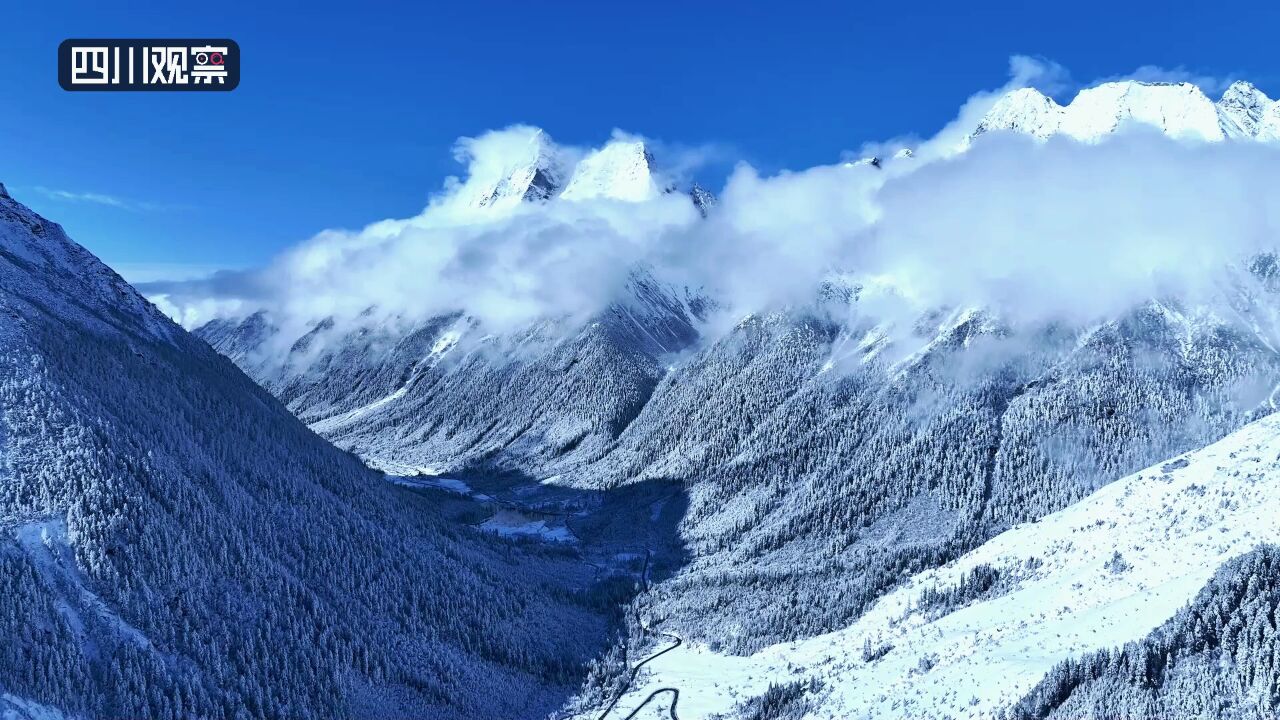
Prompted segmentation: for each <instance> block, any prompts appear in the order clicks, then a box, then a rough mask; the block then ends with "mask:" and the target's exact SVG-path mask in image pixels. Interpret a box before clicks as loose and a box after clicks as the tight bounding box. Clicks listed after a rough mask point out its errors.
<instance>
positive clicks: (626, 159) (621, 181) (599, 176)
mask: <svg viewBox="0 0 1280 720" xmlns="http://www.w3.org/2000/svg"><path fill="white" fill-rule="evenodd" d="M667 189H668V187H667V186H666V185H665V184H663V183H662V182H661V181H660V180H659V177H658V175H657V173H656V172H655V170H654V164H653V154H652V153H650V152H649V148H648V147H646V145H645V143H644V141H643V140H627V139H622V140H614V141H612V142H610V143H608V144H607V145H605V146H604V147H602V148H600V149H599V150H596V151H595V152H592V153H590V154H589V155H587V156H586V157H585V158H583V159H582V161H581V162H579V163H578V166H577V168H575V169H574V171H573V178H572V179H570V180H569V184H568V186H567V187H565V189H564V192H563V193H562V194H561V197H562V198H564V199H565V200H588V199H591V198H601V197H603V198H610V199H613V200H627V201H631V202H641V201H644V200H650V199H653V198H655V197H657V196H658V195H660V194H662V193H663V192H665V191H666V190H667Z"/></svg>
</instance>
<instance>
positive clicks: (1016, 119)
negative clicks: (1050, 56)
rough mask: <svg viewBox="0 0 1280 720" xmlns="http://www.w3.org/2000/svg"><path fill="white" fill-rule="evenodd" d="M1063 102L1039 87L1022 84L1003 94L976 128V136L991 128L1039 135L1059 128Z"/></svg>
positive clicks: (1044, 136)
mask: <svg viewBox="0 0 1280 720" xmlns="http://www.w3.org/2000/svg"><path fill="white" fill-rule="evenodd" d="M1061 124H1062V106H1061V105H1058V103H1056V102H1054V101H1053V98H1050V97H1048V96H1046V95H1045V94H1044V93H1042V92H1040V91H1039V90H1036V89H1035V88H1018V89H1017V90H1013V91H1011V92H1008V93H1006V94H1005V95H1003V96H1002V97H1001V98H1000V99H999V100H997V101H996V104H995V105H993V106H992V107H991V110H989V111H988V112H987V114H986V116H985V117H983V118H982V122H980V123H978V127H977V128H976V129H975V130H974V131H973V135H974V136H975V137H976V136H978V135H981V134H983V133H985V132H989V131H991V130H1013V131H1015V132H1021V133H1026V134H1027V135H1032V136H1035V137H1038V138H1047V137H1049V136H1050V135H1053V134H1055V133H1057V132H1058V129H1059V127H1060V125H1061Z"/></svg>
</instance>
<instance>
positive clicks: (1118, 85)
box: [1062, 80, 1223, 142]
mask: <svg viewBox="0 0 1280 720" xmlns="http://www.w3.org/2000/svg"><path fill="white" fill-rule="evenodd" d="M1131 122H1135V123H1139V124H1142V125H1149V126H1152V127H1155V128H1157V129H1159V130H1161V131H1163V132H1164V133H1165V134H1166V135H1169V136H1171V137H1179V138H1194V139H1200V140H1221V139H1222V138H1223V132H1222V128H1221V127H1220V126H1219V123H1218V113H1217V109H1216V108H1215V107H1214V104H1213V102H1212V101H1211V100H1209V98H1208V96H1206V95H1205V94H1204V91H1203V90H1201V89H1200V88H1199V87H1198V86H1196V85H1193V84H1191V83H1186V82H1179V83H1163V82H1161V83H1153V82H1141V81H1138V80H1121V81H1116V82H1106V83H1102V84H1101V85H1098V86H1096V87H1091V88H1086V89H1084V90H1081V91H1080V93H1079V94H1078V95H1076V97H1075V99H1074V100H1072V101H1071V104H1070V105H1068V106H1067V107H1066V108H1065V112H1064V113H1063V118H1062V132H1063V133H1065V134H1067V135H1070V136H1071V137H1074V138H1076V139H1077V140H1082V141H1085V142H1092V141H1096V140H1099V139H1101V138H1103V137H1105V136H1107V135H1110V134H1111V133H1113V132H1115V131H1116V130H1118V129H1120V127H1121V126H1123V125H1125V124H1126V123H1131Z"/></svg>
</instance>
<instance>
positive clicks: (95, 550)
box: [0, 198, 608, 720]
mask: <svg viewBox="0 0 1280 720" xmlns="http://www.w3.org/2000/svg"><path fill="white" fill-rule="evenodd" d="M36 228H38V229H39V231H38V232H37V231H36V230H35V229H36ZM590 577H591V571H590V569H589V568H586V567H584V566H583V565H582V564H581V563H578V562H575V561H573V560H572V559H571V558H569V557H566V556H565V555H564V554H556V553H552V552H546V551H543V550H541V549H539V548H538V546H536V545H528V546H526V545H520V546H512V545H510V544H504V543H501V542H500V541H497V540H490V539H488V538H486V537H485V536H482V535H480V534H478V533H474V532H470V531H467V530H466V529H464V528H459V527H458V526H456V525H453V524H450V523H447V522H445V521H444V520H442V519H441V518H440V516H439V514H438V512H437V511H436V509H435V506H434V504H433V503H431V502H430V501H428V500H427V499H425V498H424V497H422V496H420V495H418V494H415V493H413V492H411V491H407V490H403V489H398V488H395V487H394V486H392V485H390V484H388V483H386V482H385V481H384V480H383V479H382V478H381V476H379V475H378V474H375V473H372V472H369V471H368V470H366V469H365V468H364V466H363V465H362V464H361V462H360V461H359V460H358V459H357V458H355V457H353V456H351V455H349V454H347V453H344V452H342V451H340V450H338V449H336V448H334V447H333V446H331V445H329V444H328V443H326V442H324V441H323V440H322V439H320V438H319V437H317V436H316V435H314V434H313V433H312V432H311V431H310V430H308V429H307V428H306V427H304V426H303V425H302V424H301V423H299V422H298V421H297V420H296V419H295V418H294V417H293V416H292V415H291V414H290V413H289V412H288V411H287V410H286V409H285V408H284V407H283V406H282V405H280V403H278V402H277V401H276V400H275V399H274V398H272V397H271V396H270V395H268V394H267V393H266V392H265V391H264V390H262V389H261V388H259V387H258V386H256V385H255V384H254V383H253V382H251V381H250V380H249V379H248V378H247V377H245V376H244V375H243V374H242V373H241V372H240V371H239V370H237V369H236V368H235V367H234V366H233V365H232V364H231V363H230V362H229V361H228V360H226V359H225V358H223V357H221V356H219V355H217V354H216V353H214V352H213V351H212V350H211V349H210V348H209V347H208V346H207V345H206V344H205V343H203V342H200V341H198V340H196V339H194V338H192V337H190V336H189V335H187V334H185V333H183V332H182V331H181V330H180V329H178V328H177V327H176V326H174V325H172V324H171V323H170V322H169V321H168V320H166V319H164V318H163V316H161V315H160V314H159V313H158V311H156V310H155V309H154V308H151V307H149V306H147V304H146V303H145V301H143V300H142V299H141V298H140V297H138V296H137V294H136V293H134V291H133V290H132V289H131V288H129V287H128V286H127V285H126V284H125V283H124V282H123V281H121V280H120V279H119V278H118V277H116V276H115V275H114V274H112V273H111V272H110V271H109V270H107V269H106V268H105V267H103V266H102V265H101V264H100V263H98V262H97V261H96V260H95V259H93V258H92V257H91V256H89V255H88V254H87V253H86V252H85V251H83V249H80V248H78V247H77V246H75V245H74V244H72V243H70V241H68V240H67V239H66V238H65V236H63V235H62V233H61V231H60V230H59V229H58V228H57V227H56V226H53V225H50V224H48V223H46V222H45V221H43V220H42V219H40V218H38V217H37V216H35V215H34V214H32V213H30V211H28V210H26V209H25V208H22V207H21V206H19V205H17V204H16V203H13V202H12V201H11V200H9V199H7V198H0V691H2V692H4V693H10V694H12V695H13V696H16V697H18V698H23V699H24V701H29V702H33V703H40V704H43V705H48V706H51V707H54V708H58V709H60V710H62V711H64V712H67V713H72V714H75V715H82V716H85V717H95V718H96V717H101V718H116V717H145V718H157V719H162V718H174V719H177V718H190V717H202V718H235V719H236V720H241V719H245V720H247V719H250V718H263V719H266V718H271V719H275V718H332V717H343V716H349V717H392V716H394V717H404V716H419V717H440V718H449V717H458V718H472V717H515V716H524V715H542V714H545V713H546V712H549V711H550V710H553V709H554V708H556V707H558V706H559V704H560V703H561V702H562V701H563V698H564V697H566V696H567V695H568V694H569V693H570V692H572V690H573V689H574V688H576V686H577V684H578V680H579V678H580V676H581V675H582V673H583V672H585V669H584V664H585V663H586V661H587V660H589V659H590V658H591V657H593V656H594V655H596V654H597V653H598V652H600V651H601V650H603V644H604V641H605V639H606V637H607V636H608V618H607V613H606V612H602V611H601V610H600V609H599V607H598V605H599V603H597V602H596V601H595V599H594V598H593V597H591V595H590V594H589V593H587V592H584V591H583V590H582V588H583V587H584V586H585V585H587V584H588V582H589V579H590ZM2 704H3V703H0V705H2ZM3 709H4V708H3V707H0V714H3Z"/></svg>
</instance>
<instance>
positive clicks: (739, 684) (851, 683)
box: [616, 416, 1280, 718]
mask: <svg viewBox="0 0 1280 720" xmlns="http://www.w3.org/2000/svg"><path fill="white" fill-rule="evenodd" d="M1278 504H1280V418H1277V417H1274V416H1272V417H1268V418H1265V419H1263V420H1259V421H1257V422H1255V423H1252V424H1250V425H1247V426H1245V427H1244V428H1242V429H1241V430H1239V431H1237V432H1235V433H1233V434H1232V435H1229V436H1228V437H1226V438H1224V439H1223V440H1221V441H1219V442H1217V443H1214V444H1213V445H1210V446H1208V447H1205V448H1203V449H1201V450H1198V451H1195V452H1192V453H1188V454H1186V455H1184V456H1181V457H1178V458H1175V459H1173V460H1171V461H1169V462H1165V463H1160V464H1158V465H1154V466H1152V467H1150V468H1148V469H1146V470H1143V471H1141V472H1138V473H1135V474H1134V475H1131V476H1129V477H1126V478H1124V479H1121V480H1119V481H1116V482H1115V483H1112V484H1111V485H1108V486H1106V487H1104V488H1103V489H1101V490H1099V491H1098V492H1096V493H1094V494H1093V495H1091V496H1089V497H1088V498H1086V499H1085V500H1083V501H1081V502H1080V503H1077V504H1076V505H1073V506H1071V507H1068V508H1066V509H1064V510H1062V511H1059V512H1057V513H1054V514H1051V515H1048V516H1046V517H1044V518H1042V519H1041V520H1040V521H1038V522H1035V523H1028V524H1025V525H1021V526H1018V527H1016V528H1014V529H1012V530H1009V531H1007V532H1005V533H1003V534H1001V535H999V536H997V537H995V538H993V539H992V540H991V541H990V542H988V543H986V544H985V545H983V546H982V547H980V548H978V549H977V550H975V551H973V552H971V553H968V554H967V555H965V556H964V557H962V558H961V559H960V560H958V561H956V562H954V563H951V564H950V565H947V566H945V567H942V568H939V569H937V570H931V571H927V572H924V573H921V574H920V575H917V576H915V577H914V578H912V579H911V580H909V581H907V582H906V583H904V585H903V586H901V587H900V588H899V589H898V590H896V591H894V592H893V593H890V594H889V595H887V596H885V597H884V598H883V599H881V600H880V601H879V602H878V603H877V604H876V605H875V606H874V607H873V608H872V609H871V610H870V611H869V612H868V613H867V614H866V615H864V616H863V617H862V618H860V619H859V620H858V622H856V623H855V624H854V625H852V626H850V627H848V628H846V629H844V630H840V631H837V632H834V633H830V634H827V635H822V636H818V637H814V638H810V639H807V640H803V641H800V642H797V643H784V644H779V645H774V646H771V647H769V648H766V649H764V650H763V651H761V652H759V653H756V654H755V655H752V656H749V657H734V656H727V655H721V654H718V653H715V652H712V651H711V650H709V649H707V648H705V647H699V646H697V645H693V644H691V643H688V642H686V643H684V645H683V646H682V647H681V648H679V649H677V650H673V651H672V652H670V653H667V654H665V655H663V656H662V657H660V658H657V659H655V660H654V661H653V662H652V663H650V664H649V665H648V667H649V668H651V674H650V675H649V676H648V678H647V679H646V681H645V682H643V683H638V684H637V686H636V687H635V688H634V689H633V691H632V692H631V693H629V694H628V696H627V697H625V698H624V699H623V701H622V702H621V703H619V705H618V708H617V710H616V712H618V713H619V715H618V717H626V715H627V713H628V712H630V710H631V709H633V708H635V707H636V706H638V705H639V704H640V703H641V702H642V701H643V700H644V698H645V697H647V696H648V695H649V693H650V692H652V690H654V689H655V688H659V687H676V688H679V689H680V710H681V712H682V714H684V713H688V714H690V715H691V716H693V717H705V716H708V715H710V714H712V713H716V712H720V713H724V712H729V711H731V710H732V709H733V707H734V705H735V704H736V703H738V702H740V701H742V700H744V699H746V698H750V697H753V696H758V695H760V694H761V693H763V692H765V690H766V689H768V687H769V685H770V683H776V682H791V681H794V680H805V679H808V678H811V677H816V678H818V679H820V680H821V681H822V683H823V685H824V687H825V688H826V690H825V691H823V692H822V693H821V694H820V695H819V696H818V697H817V698H815V699H816V700H817V701H818V704H819V709H818V710H817V711H816V712H813V713H811V714H810V715H806V717H814V718H848V717H858V718H874V717H883V718H892V717H920V718H937V717H971V718H974V717H993V716H996V715H997V714H998V713H999V712H1001V711H1002V710H1003V709H1004V708H1006V707H1008V706H1010V705H1011V704H1012V703H1014V702H1015V701H1017V700H1018V699H1019V698H1020V697H1021V696H1022V695H1023V694H1025V693H1026V692H1027V691H1029V690H1030V689H1031V688H1032V687H1033V686H1034V685H1035V684H1036V683H1037V682H1038V681H1039V680H1040V679H1041V678H1043V677H1044V675H1045V674H1046V673H1047V672H1048V671H1049V670H1050V669H1051V668H1052V667H1053V666H1054V665H1055V664H1057V663H1058V662H1060V661H1062V660H1065V659H1067V658H1070V657H1076V656H1079V655H1080V654H1082V653H1085V652H1089V651H1093V650H1097V649H1101V648H1110V647H1115V646H1119V645H1122V644H1124V643H1125V642H1127V641H1131V640H1138V639H1140V638H1142V637H1145V636H1146V635H1147V634H1148V633H1150V632H1151V631H1152V630H1153V629H1154V628H1156V627H1157V626H1158V625H1160V624H1161V623H1162V622H1164V621H1165V620H1167V619H1168V618H1170V617H1172V616H1173V614H1174V613H1175V612H1176V611H1177V610H1178V609H1179V608H1180V607H1182V606H1183V605H1185V604H1186V603H1187V602H1189V601H1190V600H1191V599H1192V598H1193V597H1194V596H1195V594H1196V593H1197V592H1198V591H1199V590H1200V588H1201V587H1203V586H1204V584H1205V583H1206V582H1208V580H1209V579H1210V578H1211V577H1212V576H1213V574H1214V572H1215V571H1216V570H1217V568H1219V567H1220V566H1221V565H1222V564H1223V563H1225V562H1226V561H1228V560H1230V559H1231V558H1233V557H1236V556H1239V555H1242V554H1244V553H1246V552H1248V551H1250V550H1252V549H1254V548H1256V547H1257V546H1258V545H1260V544H1262V543H1275V542H1277V540H1280V516H1278V515H1277V514H1276V513H1275V511H1274V508H1275V507H1277V505H1278ZM980 567H985V568H992V569H994V570H995V571H997V572H998V573H999V577H1000V580H999V581H998V582H997V584H996V586H995V587H994V588H993V589H991V590H989V591H986V592H984V593H982V594H980V596H979V598H978V599H977V600H976V601H971V602H969V603H968V604H961V605H959V606H958V607H950V608H944V609H942V610H941V611H939V610H938V609H937V608H936V607H935V608H933V609H930V608H922V607H921V606H922V604H927V603H922V598H923V597H924V595H925V593H926V592H927V591H929V590H931V589H932V590H946V589H950V588H955V587H957V586H958V585H959V584H960V583H961V582H962V580H963V579H964V578H966V577H967V576H970V574H971V573H973V572H974V570H975V568H980ZM868 649H870V650H871V652H870V653H868V652H867V650H868ZM868 655H870V656H871V657H870V658H868V657H867V656H868Z"/></svg>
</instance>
